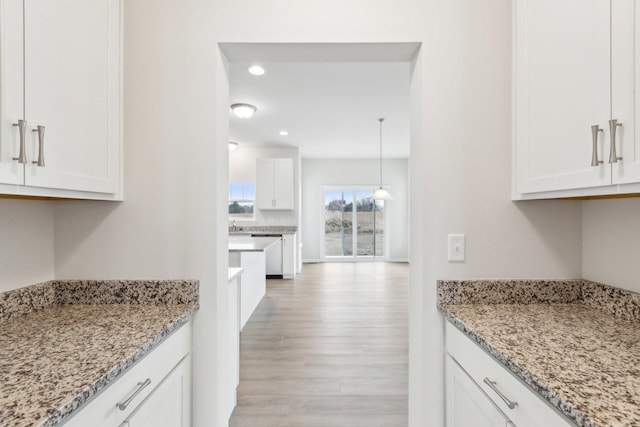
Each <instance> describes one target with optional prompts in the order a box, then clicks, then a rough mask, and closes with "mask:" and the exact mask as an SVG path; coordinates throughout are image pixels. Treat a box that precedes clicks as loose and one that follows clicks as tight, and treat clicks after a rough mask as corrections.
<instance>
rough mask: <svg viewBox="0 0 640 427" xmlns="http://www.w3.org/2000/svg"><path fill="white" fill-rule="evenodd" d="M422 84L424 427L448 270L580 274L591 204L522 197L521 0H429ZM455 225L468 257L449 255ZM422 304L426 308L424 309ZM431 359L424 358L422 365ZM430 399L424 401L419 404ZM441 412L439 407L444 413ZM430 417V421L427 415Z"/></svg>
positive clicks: (414, 161) (418, 198)
mask: <svg viewBox="0 0 640 427" xmlns="http://www.w3.org/2000/svg"><path fill="white" fill-rule="evenodd" d="M426 4H427V5H428V10H427V11H426V14H425V15H424V16H423V17H424V18H425V21H424V23H423V25H424V27H425V28H426V29H427V30H426V35H425V36H426V39H425V43H424V44H423V47H422V52H421V58H417V60H416V66H415V69H414V75H415V74H418V75H420V76H421V77H422V82H421V83H420V82H419V81H417V80H416V79H415V78H414V79H413V84H412V91H411V93H412V95H411V96H412V100H411V101H412V117H411V122H412V135H421V136H422V137H421V138H420V139H416V140H412V142H411V159H410V161H411V178H410V182H411V201H412V204H411V212H410V214H411V254H412V255H414V256H415V255H417V254H422V256H421V257H420V258H417V257H413V258H412V260H411V262H412V264H411V291H410V310H411V311H412V313H419V318H418V319H416V318H415V317H414V316H411V319H410V324H409V331H410V337H409V339H410V359H409V365H410V376H411V377H412V378H413V377H414V376H415V377H418V378H421V379H422V381H410V393H411V395H412V396H414V397H415V396H418V395H422V396H423V398H422V399H421V400H420V401H415V400H413V401H412V400H411V397H410V408H411V412H410V422H411V425H412V426H416V427H418V426H423V425H430V426H441V425H444V423H443V422H442V418H441V414H442V412H441V405H442V397H441V396H440V397H439V396H438V395H437V394H436V393H437V391H438V390H440V391H441V390H442V381H441V378H442V371H443V366H442V358H443V350H442V348H441V347H439V345H438V343H440V342H441V341H442V338H443V337H442V320H441V316H439V314H438V313H437V311H436V309H435V303H436V290H435V285H436V284H435V282H436V280H437V279H442V278H473V277H496V278H507V277H517V278H528V277H556V278H576V277H579V276H580V273H581V272H580V268H581V263H580V254H579V252H580V248H581V221H580V202H573V201H569V202H567V201H552V202H535V203H526V202H525V203H513V202H511V201H510V181H511V178H510V177H511V123H510V120H511V83H510V82H511V19H510V18H511V8H510V5H511V1H510V0H487V1H482V2H469V1H464V0H429V1H427V2H426ZM447 233H466V235H467V251H466V254H467V261H466V262H465V263H448V262H447V260H446V238H447ZM421 307H422V310H421ZM421 362H423V363H422V365H420V363H421ZM418 406H419V407H418ZM436 414H439V415H436ZM419 418H422V419H423V420H426V421H423V422H422V423H421V422H420V421H419Z"/></svg>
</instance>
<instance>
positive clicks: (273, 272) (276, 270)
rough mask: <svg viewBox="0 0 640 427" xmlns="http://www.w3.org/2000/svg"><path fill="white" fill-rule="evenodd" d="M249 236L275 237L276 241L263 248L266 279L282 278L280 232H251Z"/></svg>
mask: <svg viewBox="0 0 640 427" xmlns="http://www.w3.org/2000/svg"><path fill="white" fill-rule="evenodd" d="M251 237H277V238H278V242H277V243H276V244H275V245H271V246H270V247H268V248H267V249H266V250H265V258H266V261H267V279H282V250H283V247H282V245H283V239H282V234H252V235H251Z"/></svg>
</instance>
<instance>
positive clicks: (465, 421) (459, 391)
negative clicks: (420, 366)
mask: <svg viewBox="0 0 640 427" xmlns="http://www.w3.org/2000/svg"><path fill="white" fill-rule="evenodd" d="M445 369H446V375H447V378H446V392H447V398H446V418H447V427H469V426H474V427H504V426H507V425H508V424H507V423H508V422H509V419H508V418H507V417H506V416H505V415H504V414H503V413H502V411H500V410H499V409H498V408H496V407H495V405H494V404H493V403H492V402H491V400H489V398H488V397H487V396H486V395H485V394H484V392H483V391H482V390H481V389H480V388H479V387H478V386H477V385H476V383H475V382H474V381H473V380H472V379H471V378H470V377H469V375H467V373H466V372H465V371H464V370H462V368H460V366H458V364H457V363H456V362H455V361H454V360H453V359H452V358H451V356H447V358H446V368H445Z"/></svg>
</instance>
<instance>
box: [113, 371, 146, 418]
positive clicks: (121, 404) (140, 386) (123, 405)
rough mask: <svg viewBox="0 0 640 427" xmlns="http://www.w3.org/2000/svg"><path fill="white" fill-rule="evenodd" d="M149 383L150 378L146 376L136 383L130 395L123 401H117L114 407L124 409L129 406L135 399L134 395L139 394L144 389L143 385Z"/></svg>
mask: <svg viewBox="0 0 640 427" xmlns="http://www.w3.org/2000/svg"><path fill="white" fill-rule="evenodd" d="M149 384H151V378H147V379H146V380H144V382H143V383H138V388H137V389H136V391H134V392H133V394H132V395H131V396H129V397H127V398H126V399H125V401H124V402H118V403H117V404H116V407H117V408H118V409H120V410H121V411H124V410H125V409H127V406H129V404H130V403H131V401H132V400H133V399H135V398H136V396H137V395H138V394H140V392H141V391H142V390H144V389H145V387H147V386H148V385H149Z"/></svg>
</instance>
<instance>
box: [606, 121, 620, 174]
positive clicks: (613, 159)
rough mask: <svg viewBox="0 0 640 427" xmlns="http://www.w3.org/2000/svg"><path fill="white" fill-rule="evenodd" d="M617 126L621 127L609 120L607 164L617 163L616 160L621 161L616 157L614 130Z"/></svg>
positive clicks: (616, 122)
mask: <svg viewBox="0 0 640 427" xmlns="http://www.w3.org/2000/svg"><path fill="white" fill-rule="evenodd" d="M618 126H622V123H618V120H616V119H613V120H609V131H610V132H611V150H610V151H609V163H618V160H622V157H618V154H617V153H616V130H617V129H618Z"/></svg>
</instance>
